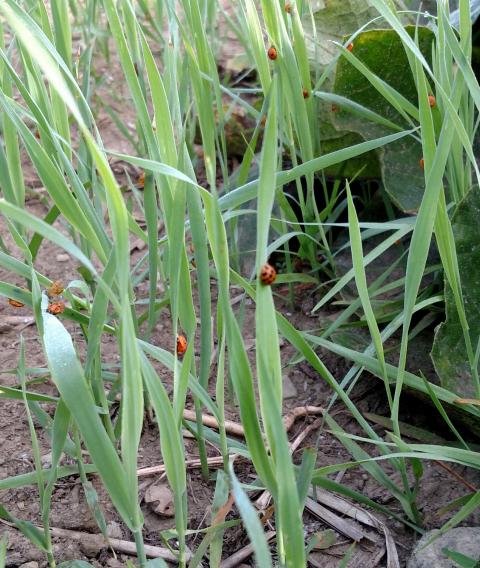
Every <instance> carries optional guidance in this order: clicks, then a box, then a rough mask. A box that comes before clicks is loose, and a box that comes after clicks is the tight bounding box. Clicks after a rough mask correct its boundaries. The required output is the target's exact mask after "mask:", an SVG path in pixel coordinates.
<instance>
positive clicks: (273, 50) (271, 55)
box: [267, 45, 278, 61]
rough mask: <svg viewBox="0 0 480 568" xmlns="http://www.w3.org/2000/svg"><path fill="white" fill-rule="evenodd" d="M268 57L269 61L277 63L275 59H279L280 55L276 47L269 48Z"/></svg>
mask: <svg viewBox="0 0 480 568" xmlns="http://www.w3.org/2000/svg"><path fill="white" fill-rule="evenodd" d="M267 55H268V58H269V59H271V60H272V61H275V59H277V57H278V53H277V49H276V47H274V46H273V45H271V46H270V47H269V48H268V51H267Z"/></svg>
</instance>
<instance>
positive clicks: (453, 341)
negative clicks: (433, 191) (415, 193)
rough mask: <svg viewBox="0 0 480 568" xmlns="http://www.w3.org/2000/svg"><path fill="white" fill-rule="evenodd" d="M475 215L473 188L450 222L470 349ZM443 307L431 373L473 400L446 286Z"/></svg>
mask: <svg viewBox="0 0 480 568" xmlns="http://www.w3.org/2000/svg"><path fill="white" fill-rule="evenodd" d="M479 215H480V190H479V188H478V187H474V188H472V189H471V190H470V191H469V193H468V194H467V195H466V196H465V198H464V199H463V200H462V201H461V202H460V203H459V204H458V206H457V208H456V210H455V213H454V215H453V218H452V230H453V235H454V239H455V248H456V252H457V258H458V268H459V272H460V279H461V285H462V295H463V298H464V304H465V313H466V317H467V321H468V325H469V328H470V330H469V331H470V338H471V341H472V344H473V346H474V347H475V346H476V345H477V343H478V341H479V339H480V245H479V241H478V219H479ZM445 307H446V321H445V322H444V323H442V325H441V326H440V327H439V328H438V329H437V332H436V335H435V341H434V344H433V350H432V359H433V362H434V365H435V370H436V371H437V374H438V376H439V377H440V382H441V384H442V386H443V387H445V388H447V389H449V390H451V391H453V392H455V393H458V395H459V396H461V397H473V396H475V394H476V392H475V385H474V382H473V378H472V370H471V367H470V365H469V361H468V356H467V351H466V347H465V340H464V336H463V330H462V327H461V324H460V319H459V316H458V312H457V308H456V304H455V299H454V297H453V293H452V290H451V288H450V286H449V285H448V283H447V282H446V283H445ZM477 365H478V360H477Z"/></svg>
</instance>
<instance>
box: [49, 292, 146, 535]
mask: <svg viewBox="0 0 480 568" xmlns="http://www.w3.org/2000/svg"><path fill="white" fill-rule="evenodd" d="M43 303H44V304H46V303H47V302H46V297H44V302H43ZM42 314H43V326H44V335H43V341H44V346H45V355H46V358H47V362H48V366H49V369H50V372H51V374H52V378H53V380H54V381H55V385H56V386H57V388H58V390H59V392H60V394H61V396H62V399H63V401H64V402H65V404H66V405H67V407H68V409H69V410H70V412H71V414H72V416H73V418H74V420H75V422H76V423H77V425H78V428H79V430H80V433H81V435H82V437H83V439H84V441H85V444H86V446H87V449H88V451H89V453H90V455H91V457H92V460H93V462H94V463H95V465H96V467H97V468H98V472H99V473H100V476H101V477H102V480H103V482H104V484H105V487H106V488H107V490H108V492H109V495H110V497H111V499H112V501H113V503H114V505H115V506H116V508H117V510H118V512H119V513H120V514H121V516H122V518H123V520H124V521H125V523H126V524H127V525H129V526H130V528H135V524H134V522H135V521H134V515H133V511H132V508H131V506H130V503H131V500H130V495H129V490H128V487H127V482H126V475H125V470H124V468H123V465H122V463H121V461H120V459H119V457H118V455H117V452H116V450H115V448H114V446H113V444H112V442H111V440H110V439H109V437H108V435H107V433H106V431H105V429H104V427H103V424H102V422H101V420H100V417H99V415H98V412H97V410H96V407H95V402H94V400H93V396H92V393H91V390H90V389H89V387H88V385H87V382H86V380H85V375H84V373H83V369H82V366H81V365H80V362H79V360H78V358H77V354H76V352H75V349H74V346H73V343H72V338H71V337H70V334H69V333H68V331H67V330H66V329H65V327H64V326H63V325H62V323H61V321H60V320H59V319H57V318H56V317H55V316H53V315H51V314H49V313H48V312H47V311H46V305H45V306H44V308H43V310H42Z"/></svg>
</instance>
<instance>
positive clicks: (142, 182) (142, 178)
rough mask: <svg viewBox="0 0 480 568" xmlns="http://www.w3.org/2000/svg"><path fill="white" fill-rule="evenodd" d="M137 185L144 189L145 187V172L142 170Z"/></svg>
mask: <svg viewBox="0 0 480 568" xmlns="http://www.w3.org/2000/svg"><path fill="white" fill-rule="evenodd" d="M137 187H138V188H140V189H142V188H143V187H145V172H141V173H140V175H139V176H138V178H137Z"/></svg>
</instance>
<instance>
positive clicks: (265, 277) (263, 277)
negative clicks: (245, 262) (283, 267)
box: [259, 262, 277, 286]
mask: <svg viewBox="0 0 480 568" xmlns="http://www.w3.org/2000/svg"><path fill="white" fill-rule="evenodd" d="M259 278H260V282H261V283H262V284H263V285H264V286H271V285H272V284H273V283H274V282H275V279H276V278H277V271H276V270H275V268H273V266H272V265H271V264H268V262H266V263H265V264H264V265H263V266H262V268H261V269H260V275H259Z"/></svg>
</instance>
